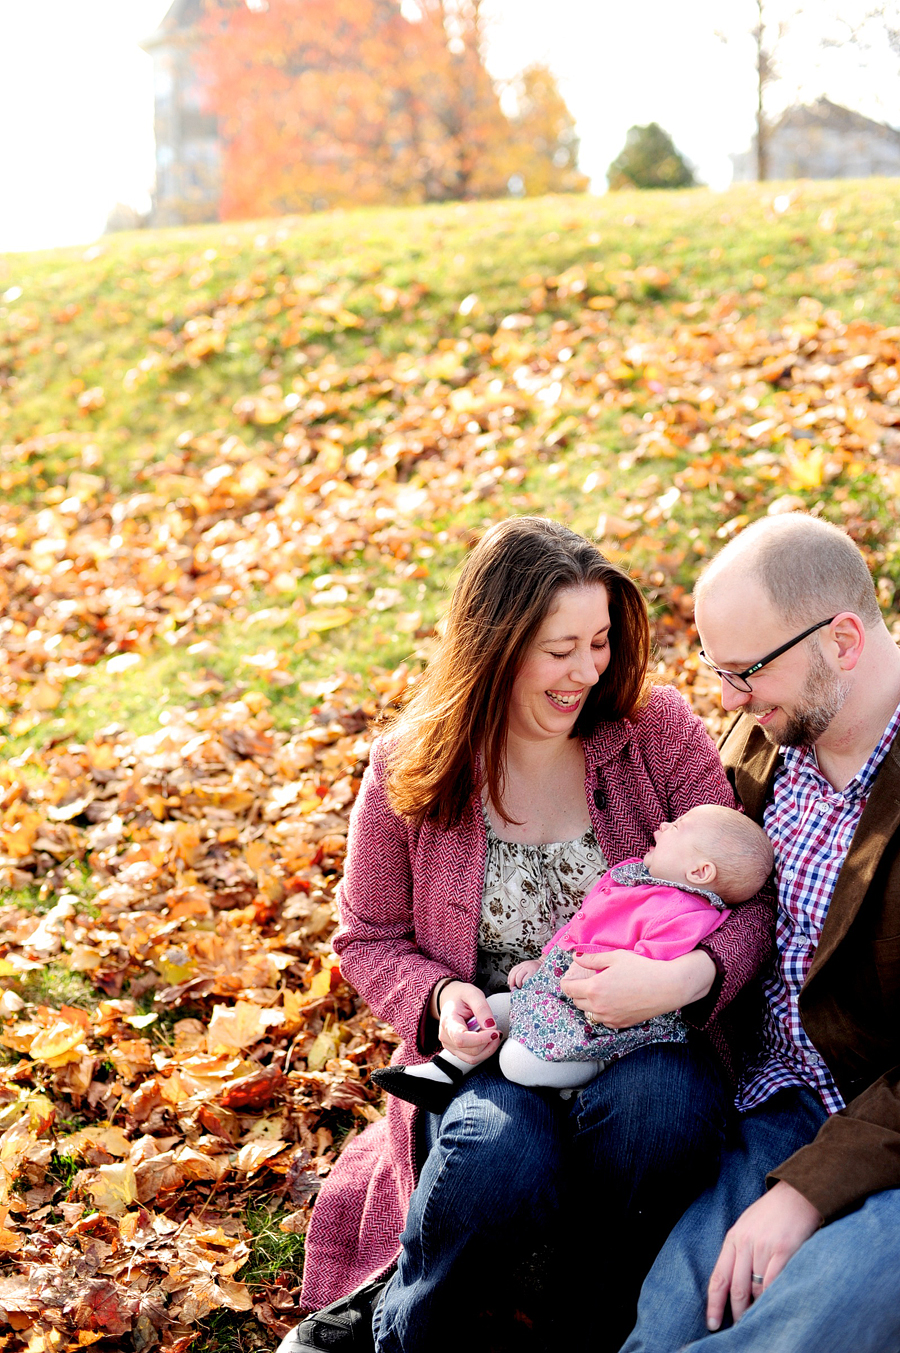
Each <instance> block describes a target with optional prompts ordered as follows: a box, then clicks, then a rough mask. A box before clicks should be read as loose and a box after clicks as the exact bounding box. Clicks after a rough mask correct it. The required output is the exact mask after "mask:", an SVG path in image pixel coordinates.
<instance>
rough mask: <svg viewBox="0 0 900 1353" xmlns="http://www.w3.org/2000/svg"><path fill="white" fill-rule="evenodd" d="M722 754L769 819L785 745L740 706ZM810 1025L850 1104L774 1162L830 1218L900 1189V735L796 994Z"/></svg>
mask: <svg viewBox="0 0 900 1353" xmlns="http://www.w3.org/2000/svg"><path fill="white" fill-rule="evenodd" d="M719 752H720V755H721V757H722V761H723V763H724V765H725V769H726V771H727V773H728V777H729V779H730V780H731V782H732V784H733V786H734V789H735V793H736V795H737V797H738V798H739V799H740V800H741V802H742V803H743V805H744V808H745V810H746V812H747V813H748V814H749V815H750V816H751V817H753V818H755V819H756V821H757V822H762V817H763V810H764V808H765V805H766V802H767V801H768V799H769V798H770V796H771V791H772V783H773V780H774V776H775V771H776V769H777V767H778V764H779V760H780V753H779V751H778V749H777V748H776V747H773V746H772V745H771V744H770V743H769V742H767V741H766V739H765V737H764V736H763V733H762V731H761V730H760V729H759V727H758V725H757V724H756V723H755V722H754V721H753V720H752V719H750V718H748V717H745V716H743V715H741V716H739V717H738V718H737V719H736V721H735V722H734V723H733V724H732V725H731V727H730V728H729V729H728V731H727V732H726V734H725V736H724V737H723V739H722V741H721V743H720V746H719ZM800 1017H801V1019H802V1021H803V1027H804V1029H805V1030H806V1032H807V1033H808V1034H809V1037H810V1038H811V1039H812V1041H813V1043H814V1044H815V1046H816V1048H817V1049H818V1050H819V1052H820V1053H821V1055H822V1057H823V1058H824V1059H825V1062H826V1063H827V1065H828V1068H829V1070H830V1071H831V1074H832V1076H833V1077H834V1079H835V1082H836V1084H837V1087H838V1089H839V1090H840V1092H841V1095H842V1096H843V1098H844V1101H845V1103H846V1106H847V1107H846V1108H844V1109H842V1110H841V1112H840V1113H837V1114H834V1115H833V1116H832V1117H831V1118H829V1119H828V1120H827V1122H826V1123H824V1124H823V1126H822V1128H821V1129H820V1131H819V1133H818V1135H817V1136H816V1137H815V1138H814V1139H813V1141H811V1142H810V1143H809V1145H808V1146H804V1147H802V1148H801V1149H800V1150H799V1151H796V1152H795V1153H794V1155H792V1156H791V1157H789V1159H788V1160H786V1161H785V1162H784V1164H783V1165H780V1166H779V1167H778V1169H777V1170H774V1171H773V1172H772V1174H771V1175H770V1176H769V1179H770V1181H774V1180H776V1179H784V1180H786V1181H787V1182H788V1183H789V1184H792V1185H793V1187H794V1188H795V1189H797V1190H799V1192H800V1193H802V1194H803V1195H804V1196H805V1197H806V1198H808V1199H809V1201H810V1202H811V1203H813V1204H814V1206H815V1207H817V1208H818V1209H819V1211H820V1212H821V1213H822V1215H823V1217H824V1218H825V1220H826V1221H832V1220H833V1219H834V1218H835V1217H838V1216H841V1215H842V1214H843V1213H845V1212H849V1211H851V1210H852V1209H853V1208H856V1207H859V1206H860V1205H861V1204H862V1203H863V1202H865V1200H866V1198H868V1197H869V1195H870V1194H872V1193H878V1192H879V1191H880V1190H882V1189H891V1188H900V738H898V739H897V741H896V742H895V743H894V744H893V746H892V747H891V749H890V751H889V752H888V754H887V756H886V757H885V759H884V761H883V763H882V765H881V769H880V770H879V772H878V776H877V779H876V781H875V784H874V786H873V788H872V792H871V794H870V795H869V800H868V802H867V804H866V806H865V809H864V811H863V815H862V818H861V820H860V823H859V826H858V827H857V829H856V833H855V835H854V837H853V841H852V843H851V845H850V849H849V851H848V852H847V858H846V859H845V861H844V863H843V865H842V867H841V872H840V875H839V877H838V882H837V886H836V888H835V890H834V896H833V897H832V900H831V904H830V906H829V908H828V915H827V916H826V918H825V924H824V926H823V928H822V935H821V939H820V941H819V946H818V948H817V950H816V953H815V955H814V957H813V962H812V966H811V967H810V970H809V973H808V975H807V978H806V981H805V982H804V984H803V988H802V990H801V992H800Z"/></svg>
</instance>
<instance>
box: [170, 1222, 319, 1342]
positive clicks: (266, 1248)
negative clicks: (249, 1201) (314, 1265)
mask: <svg viewBox="0 0 900 1353" xmlns="http://www.w3.org/2000/svg"><path fill="white" fill-rule="evenodd" d="M289 1211H290V1208H282V1207H280V1206H278V1205H277V1204H276V1203H275V1202H274V1201H273V1202H272V1203H271V1204H270V1205H267V1204H266V1203H265V1202H259V1203H257V1204H253V1205H251V1206H250V1207H248V1209H247V1211H246V1213H245V1214H244V1218H243V1220H244V1222H245V1224H246V1226H247V1227H248V1229H249V1230H250V1232H251V1234H252V1240H251V1246H252V1249H251V1255H250V1258H249V1260H248V1261H247V1264H246V1265H245V1267H244V1268H242V1269H241V1271H240V1272H239V1273H238V1274H237V1277H238V1278H239V1280H240V1281H241V1282H243V1283H246V1284H247V1285H248V1287H250V1289H251V1291H253V1290H254V1289H256V1290H257V1291H258V1289H260V1288H262V1287H263V1286H264V1285H265V1284H270V1283H274V1282H276V1280H277V1279H278V1277H279V1276H280V1275H281V1274H282V1273H283V1274H285V1275H286V1276H287V1279H288V1281H289V1283H290V1285H291V1287H294V1286H298V1285H299V1282H300V1274H301V1273H302V1271H303V1253H304V1237H303V1236H299V1235H292V1234H290V1233H288V1232H286V1231H281V1230H279V1227H278V1223H279V1221H280V1220H281V1219H282V1217H284V1216H286V1215H287V1214H288V1212H289ZM256 1294H257V1293H256V1292H254V1295H256ZM276 1342H278V1341H277V1340H276V1338H275V1337H274V1336H273V1335H272V1334H270V1333H268V1332H267V1331H266V1330H265V1329H264V1328H263V1326H262V1325H260V1323H259V1321H258V1320H257V1319H256V1317H255V1316H254V1315H253V1313H252V1311H227V1310H222V1311H214V1312H213V1313H212V1314H211V1315H209V1316H207V1317H206V1319H205V1320H204V1321H203V1335H202V1337H201V1340H200V1342H199V1343H198V1344H197V1345H196V1347H195V1348H194V1350H193V1353H238V1350H240V1353H258V1350H262V1349H266V1350H269V1349H272V1348H274V1347H275V1344H276Z"/></svg>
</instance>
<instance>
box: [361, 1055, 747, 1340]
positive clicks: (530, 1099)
mask: <svg viewBox="0 0 900 1353" xmlns="http://www.w3.org/2000/svg"><path fill="white" fill-rule="evenodd" d="M727 1120H728V1107H727V1096H726V1093H725V1090H724V1086H723V1084H722V1081H721V1078H720V1076H719V1073H718V1070H717V1069H716V1068H715V1066H714V1065H713V1062H712V1059H711V1057H710V1056H709V1055H708V1054H707V1053H706V1051H705V1050H704V1049H703V1048H701V1047H699V1046H698V1047H696V1048H695V1047H694V1046H693V1045H688V1044H659V1045H655V1046H652V1047H648V1048H642V1049H640V1050H638V1051H637V1052H633V1053H630V1054H629V1055H628V1056H627V1057H624V1058H622V1060H621V1061H619V1062H616V1063H614V1064H613V1066H611V1067H610V1068H609V1069H608V1070H606V1071H604V1072H602V1073H601V1075H600V1076H598V1077H597V1078H596V1079H595V1080H594V1081H592V1082H591V1083H590V1084H589V1085H587V1086H586V1087H585V1088H584V1089H583V1090H582V1091H581V1092H580V1093H579V1094H578V1096H577V1097H576V1098H573V1099H571V1100H569V1101H568V1102H566V1101H563V1100H561V1099H560V1097H559V1095H558V1094H557V1093H555V1092H547V1091H542V1090H533V1089H528V1088H526V1087H524V1086H520V1085H513V1084H511V1083H510V1082H508V1081H506V1080H504V1079H503V1077H502V1076H501V1075H499V1073H498V1071H497V1069H496V1064H495V1063H494V1062H493V1061H492V1062H491V1063H488V1064H487V1065H486V1066H485V1068H483V1069H481V1070H479V1071H478V1072H476V1073H475V1074H473V1075H471V1076H469V1077H468V1078H467V1080H466V1082H465V1084H464V1086H463V1088H462V1089H461V1090H460V1092H459V1093H458V1094H457V1095H456V1097H455V1098H454V1100H453V1101H452V1103H451V1104H450V1106H449V1108H448V1109H447V1110H446V1112H445V1113H444V1114H443V1115H442V1116H441V1117H440V1118H437V1117H434V1118H432V1119H430V1121H429V1122H428V1125H427V1140H426V1145H427V1146H428V1154H427V1157H426V1158H425V1161H424V1164H423V1166H422V1169H421V1172H420V1176H419V1182H418V1186H417V1188H416V1190H415V1192H414V1193H413V1196H412V1199H411V1201H410V1207H409V1214H408V1217H407V1223H406V1227H405V1229H404V1232H403V1235H402V1237H401V1239H402V1247H403V1248H402V1252H401V1255H400V1259H399V1262H398V1268H397V1272H396V1274H395V1275H394V1277H393V1278H392V1279H391V1281H390V1283H389V1284H388V1286H387V1288H386V1290H385V1293H384V1296H383V1298H382V1301H381V1303H380V1305H379V1308H378V1310H377V1311H376V1315H375V1321H374V1330H375V1336H376V1338H375V1343H376V1348H377V1350H378V1353H420V1351H421V1353H425V1350H428V1353H434V1351H435V1350H439V1349H442V1348H444V1347H449V1346H451V1345H452V1346H454V1347H456V1346H457V1345H458V1344H459V1343H463V1344H466V1345H468V1347H470V1348H472V1349H477V1348H480V1347H481V1345H480V1344H479V1343H478V1326H477V1317H478V1313H479V1312H480V1311H483V1310H484V1309H485V1308H488V1309H490V1310H494V1311H496V1310H497V1309H498V1307H499V1306H501V1305H502V1303H503V1300H504V1297H509V1294H510V1293H512V1292H514V1281H515V1279H514V1274H515V1270H516V1267H517V1265H521V1264H522V1263H523V1261H526V1260H527V1259H528V1258H529V1257H530V1256H533V1255H534V1254H535V1252H536V1251H539V1250H540V1249H541V1248H542V1247H543V1246H545V1245H546V1243H547V1242H548V1241H550V1242H552V1246H553V1250H554V1251H555V1252H558V1253H559V1255H560V1263H561V1267H562V1269H563V1271H564V1272H565V1274H566V1281H565V1283H564V1284H562V1285H560V1284H559V1283H558V1282H556V1281H554V1280H553V1278H552V1277H551V1282H550V1296H551V1298H553V1305H554V1306H555V1307H556V1310H557V1321H556V1326H557V1332H555V1333H554V1336H553V1338H552V1343H553V1344H554V1345H558V1346H565V1344H566V1343H567V1342H574V1341H575V1332H576V1330H577V1333H578V1335H579V1336H580V1335H581V1329H580V1327H578V1321H579V1319H580V1317H581V1316H583V1317H584V1321H585V1328H586V1329H589V1330H590V1331H591V1334H590V1339H589V1346H590V1347H591V1348H592V1350H598V1351H599V1349H600V1348H601V1343H600V1341H599V1337H598V1329H599V1330H602V1331H605V1332H606V1333H607V1336H608V1338H607V1341H606V1346H607V1347H609V1348H610V1349H613V1348H617V1347H618V1345H619V1344H620V1343H621V1339H622V1337H624V1334H625V1332H626V1331H627V1330H628V1329H629V1328H630V1325H631V1323H632V1322H633V1319H634V1302H635V1301H636V1298H637V1291H638V1289H639V1286H640V1281H641V1278H642V1277H643V1274H644V1273H645V1272H646V1271H647V1268H648V1267H649V1265H650V1263H651V1262H652V1259H653V1256H654V1255H655V1253H656V1251H657V1249H658V1248H659V1245H660V1244H661V1243H662V1241H663V1239H664V1238H665V1235H666V1234H667V1233H668V1230H669V1229H670V1227H671V1226H672V1224H673V1223H674V1221H675V1219H676V1218H677V1217H678V1216H679V1215H680V1214H681V1212H682V1211H683V1209H684V1208H685V1207H686V1206H687V1203H688V1202H689V1201H690V1199H691V1198H693V1197H695V1196H696V1194H697V1193H698V1192H699V1191H700V1189H701V1188H703V1187H704V1186H705V1184H706V1183H707V1182H708V1180H709V1179H710V1178H711V1177H713V1176H714V1174H715V1170H716V1166H717V1163H718V1158H719V1153H720V1150H721V1148H722V1145H723V1142H724V1139H725V1131H726V1124H727ZM585 1236H587V1237H589V1239H588V1240H587V1242H586V1241H585V1239H584V1237H585ZM513 1304H514V1298H513ZM573 1308H574V1309H573ZM598 1309H600V1310H602V1317H601V1319H600V1320H599V1321H598V1319H597V1312H598Z"/></svg>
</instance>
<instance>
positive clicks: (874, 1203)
mask: <svg viewBox="0 0 900 1353" xmlns="http://www.w3.org/2000/svg"><path fill="white" fill-rule="evenodd" d="M825 1117H826V1114H825V1110H824V1108H823V1107H822V1105H821V1103H820V1102H819V1100H818V1098H817V1096H815V1095H814V1094H813V1093H812V1092H811V1091H808V1090H787V1091H783V1092H782V1093H781V1094H779V1095H777V1096H775V1097H774V1098H773V1099H771V1100H769V1101H768V1102H767V1103H766V1104H764V1105H762V1106H761V1107H760V1108H759V1109H755V1110H752V1111H751V1112H750V1113H747V1114H745V1115H743V1116H742V1118H741V1119H740V1122H739V1126H738V1141H737V1143H736V1145H734V1146H733V1147H731V1146H730V1147H729V1149H728V1150H727V1151H726V1153H725V1156H724V1159H723V1161H722V1168H721V1170H720V1172H719V1178H718V1180H717V1182H716V1183H715V1185H713V1186H712V1187H711V1188H710V1189H708V1190H707V1191H706V1192H705V1193H704V1194H703V1195H702V1196H701V1197H699V1198H698V1199H697V1200H696V1202H695V1203H693V1205H692V1206H691V1207H689V1208H688V1210H687V1212H686V1213H685V1215H684V1216H683V1217H682V1219H681V1221H680V1222H679V1223H678V1225H677V1226H676V1227H675V1229H674V1231H673V1232H672V1235H671V1236H670V1237H669V1239H668V1241H667V1242H666V1244H665V1245H664V1246H663V1249H662V1251H661V1253H660V1255H659V1257H658V1258H657V1260H656V1262H655V1264H654V1265H653V1268H652V1269H651V1270H650V1273H649V1275H648V1277H647V1280H646V1282H645V1283H644V1287H643V1290H642V1292H641V1298H640V1304H639V1307H638V1321H637V1325H636V1326H635V1329H634V1331H633V1333H632V1335H631V1337H630V1338H629V1339H628V1341H627V1342H626V1344H625V1346H624V1348H623V1350H622V1353H688V1350H689V1353H900V1297H898V1275H900V1190H889V1191H887V1192H884V1193H877V1194H874V1195H872V1197H870V1198H869V1199H868V1201H867V1202H866V1203H865V1204H864V1205H863V1206H862V1207H861V1208H859V1209H858V1210H857V1211H855V1212H851V1213H850V1214H848V1215H847V1216H845V1217H842V1218H840V1219H839V1220H837V1221H834V1222H831V1224H830V1225H828V1226H824V1227H822V1229H821V1230H819V1231H817V1232H816V1233H815V1235H813V1236H812V1237H811V1238H810V1239H809V1240H808V1241H807V1242H806V1244H805V1245H802V1246H801V1248H800V1249H799V1250H798V1251H797V1253H796V1254H795V1255H794V1257H793V1258H792V1259H791V1260H790V1261H789V1262H788V1264H787V1265H786V1266H785V1268H784V1270H783V1271H782V1273H781V1274H780V1275H779V1276H778V1277H777V1278H776V1279H775V1281H774V1282H773V1283H772V1284H771V1285H770V1286H769V1287H768V1288H767V1289H766V1291H765V1292H763V1294H762V1295H761V1297H760V1298H759V1299H758V1300H757V1301H756V1302H754V1303H753V1305H752V1306H751V1307H750V1309H749V1310H748V1311H746V1312H745V1314H744V1315H743V1316H741V1318H740V1320H738V1321H737V1323H736V1324H733V1325H732V1324H731V1323H730V1320H728V1319H726V1321H725V1325H724V1326H723V1328H722V1329H721V1330H720V1331H718V1332H716V1333H710V1332H709V1331H708V1330H707V1328H706V1290H707V1284H708V1281H709V1276H710V1274H711V1272H712V1270H713V1267H714V1265H715V1262H716V1259H717V1257H718V1254H719V1250H720V1248H721V1245H722V1240H723V1238H724V1235H725V1232H726V1231H727V1230H728V1228H729V1227H730V1226H731V1225H732V1224H733V1223H734V1222H735V1221H736V1220H737V1218H738V1217H739V1216H740V1214H741V1213H742V1212H743V1211H744V1209H745V1208H746V1207H749V1205H750V1204H751V1203H752V1202H754V1201H755V1200H756V1199H757V1198H758V1197H760V1196H761V1194H762V1193H764V1192H765V1177H766V1174H767V1172H768V1171H769V1170H771V1169H773V1168H774V1167H775V1166H776V1165H779V1164H781V1162H782V1161H783V1160H785V1159H786V1158H787V1157H788V1156H789V1155H791V1154H792V1153H793V1152H794V1151H796V1150H797V1149H798V1148H799V1147H801V1146H803V1145H805V1144H806V1143H807V1142H808V1141H810V1140H811V1139H812V1138H813V1137H814V1136H815V1134H816V1132H817V1131H818V1129H819V1127H820V1126H821V1124H822V1123H823V1122H824V1120H825Z"/></svg>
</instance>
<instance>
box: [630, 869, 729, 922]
mask: <svg viewBox="0 0 900 1353" xmlns="http://www.w3.org/2000/svg"><path fill="white" fill-rule="evenodd" d="M609 872H610V877H611V878H612V879H613V882H615V883H620V884H624V885H625V886H626V887H629V888H631V887H637V886H641V887H647V886H650V887H655V888H677V889H678V891H679V892H680V893H694V894H695V896H697V897H702V898H703V899H704V901H706V902H708V903H709V904H710V906H711V907H715V909H716V911H724V910H725V903H724V902H723V901H722V899H721V897H720V896H719V894H718V893H714V892H713V891H712V889H711V888H692V887H691V885H690V884H689V883H673V882H672V881H671V879H658V878H656V877H655V876H654V875H653V874H651V873H650V870H649V869H648V868H647V866H646V865H645V864H644V862H643V860H626V861H625V862H624V863H623V864H617V865H616V866H615V867H614V868H613V869H611V870H610V871H609Z"/></svg>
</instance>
